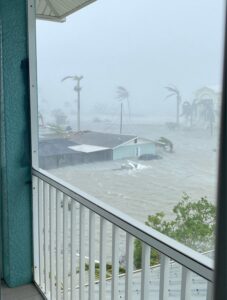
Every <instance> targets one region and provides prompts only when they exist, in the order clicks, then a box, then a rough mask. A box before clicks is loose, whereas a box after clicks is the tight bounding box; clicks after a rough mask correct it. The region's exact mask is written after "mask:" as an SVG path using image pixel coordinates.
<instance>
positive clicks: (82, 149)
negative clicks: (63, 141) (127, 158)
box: [68, 144, 109, 153]
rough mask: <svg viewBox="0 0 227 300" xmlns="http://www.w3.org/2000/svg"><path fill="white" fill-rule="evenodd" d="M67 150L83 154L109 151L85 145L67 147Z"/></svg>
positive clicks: (104, 148)
mask: <svg viewBox="0 0 227 300" xmlns="http://www.w3.org/2000/svg"><path fill="white" fill-rule="evenodd" d="M68 148H69V149H71V150H73V151H78V152H85V153H91V152H97V151H102V150H107V149H109V148H106V147H100V146H94V145H86V144H82V145H76V146H69V147H68Z"/></svg>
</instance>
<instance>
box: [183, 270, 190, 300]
mask: <svg viewBox="0 0 227 300" xmlns="http://www.w3.org/2000/svg"><path fill="white" fill-rule="evenodd" d="M190 299H191V271H190V270H188V269H186V268H185V267H182V281H181V300H190Z"/></svg>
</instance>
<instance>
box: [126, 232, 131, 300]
mask: <svg viewBox="0 0 227 300" xmlns="http://www.w3.org/2000/svg"><path fill="white" fill-rule="evenodd" d="M132 272H133V237H132V236H131V235H130V234H129V233H126V278H125V299H126V300H130V299H132Z"/></svg>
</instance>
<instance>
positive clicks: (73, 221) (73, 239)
mask: <svg viewBox="0 0 227 300" xmlns="http://www.w3.org/2000/svg"><path fill="white" fill-rule="evenodd" d="M76 221H77V220H76V201H74V200H71V300H74V299H76Z"/></svg>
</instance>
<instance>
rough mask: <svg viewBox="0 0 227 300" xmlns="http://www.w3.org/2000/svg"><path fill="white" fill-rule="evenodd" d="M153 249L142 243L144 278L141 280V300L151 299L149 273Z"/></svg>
mask: <svg viewBox="0 0 227 300" xmlns="http://www.w3.org/2000/svg"><path fill="white" fill-rule="evenodd" d="M150 255H151V248H150V246H148V245H147V244H145V243H142V274H141V275H142V278H141V299H142V300H147V299H149V275H150V274H149V272H150Z"/></svg>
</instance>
